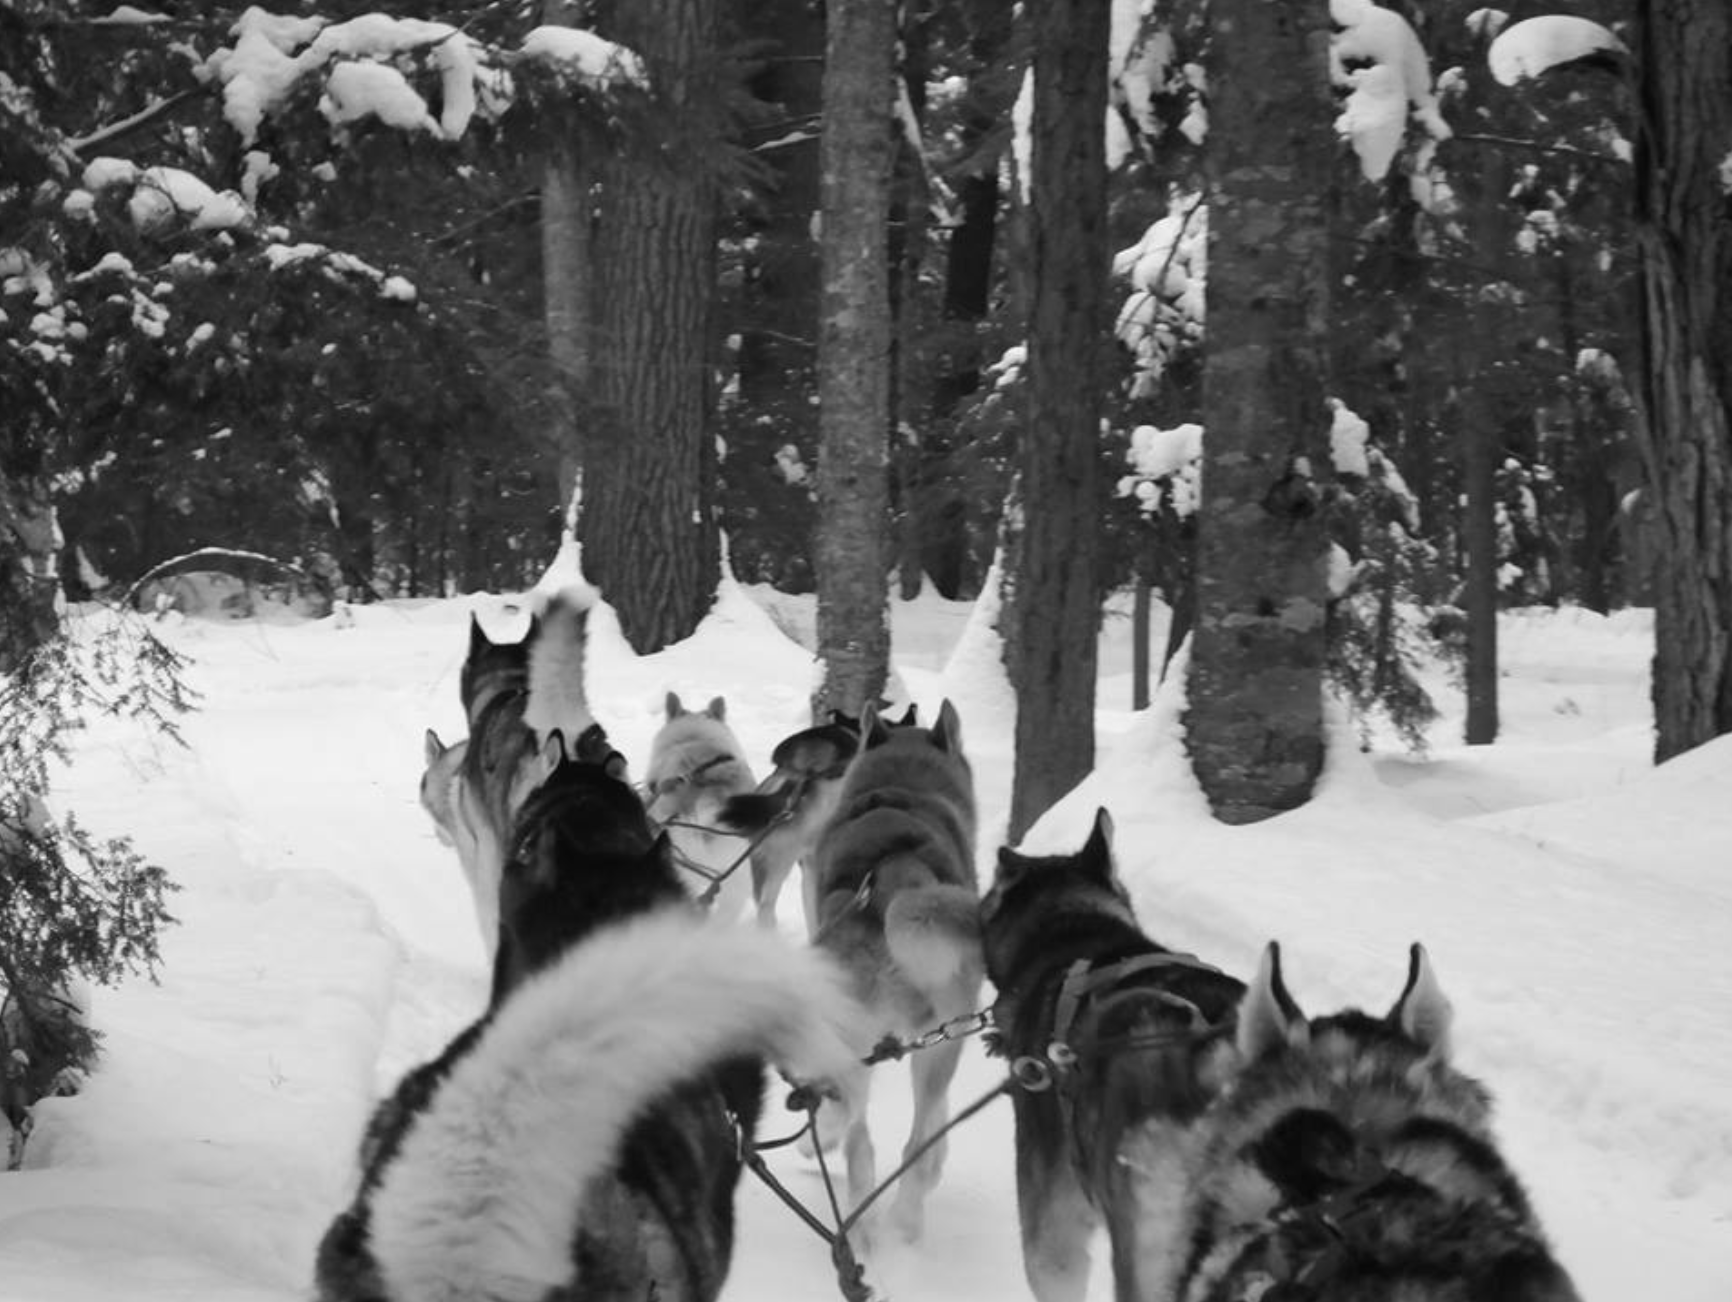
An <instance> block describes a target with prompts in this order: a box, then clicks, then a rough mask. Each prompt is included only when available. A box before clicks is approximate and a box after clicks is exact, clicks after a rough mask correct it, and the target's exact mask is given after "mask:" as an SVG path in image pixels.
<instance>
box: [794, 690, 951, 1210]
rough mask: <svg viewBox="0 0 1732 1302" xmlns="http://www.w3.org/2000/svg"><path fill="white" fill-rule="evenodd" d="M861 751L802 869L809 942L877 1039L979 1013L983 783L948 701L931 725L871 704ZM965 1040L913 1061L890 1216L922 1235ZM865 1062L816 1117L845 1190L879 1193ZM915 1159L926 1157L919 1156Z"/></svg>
mask: <svg viewBox="0 0 1732 1302" xmlns="http://www.w3.org/2000/svg"><path fill="white" fill-rule="evenodd" d="M860 744H861V750H860V752H859V754H858V755H857V756H856V758H855V759H854V761H853V763H852V764H850V765H849V767H848V771H847V774H846V776H845V777H844V778H843V779H842V789H841V792H840V794H839V796H838V798H837V803H836V811H835V813H834V814H833V815H832V816H831V818H830V820H829V822H828V823H827V824H825V826H824V830H823V831H822V833H820V835H819V838H818V845H817V848H816V849H815V850H814V851H813V853H812V856H811V860H810V862H809V863H808V865H807V868H808V873H809V878H808V886H809V890H808V917H809V918H810V919H811V920H812V922H813V924H814V926H815V933H814V936H813V944H814V945H815V946H816V947H817V948H819V949H821V950H823V951H825V952H827V953H830V954H833V955H834V956H835V957H836V958H837V960H838V961H839V962H840V963H841V965H842V967H843V968H844V969H845V970H846V971H847V972H848V974H849V976H850V977H851V978H852V980H853V982H854V992H855V996H856V997H857V998H858V999H860V1000H861V1002H862V1003H864V1004H865V1005H866V1006H867V1010H868V1015H869V1016H870V1018H871V1027H872V1030H873V1033H874V1034H889V1035H892V1036H896V1037H907V1036H912V1035H915V1034H917V1033H921V1032H924V1031H927V1030H929V1029H931V1028H932V1027H933V1026H935V1025H938V1024H941V1023H944V1022H948V1021H950V1020H952V1019H955V1018H959V1017H962V1016H964V1015H965V1014H967V1013H969V1012H971V1011H973V1010H974V1007H975V1003H976V1000H977V999H978V998H979V993H980V984H981V981H982V980H983V979H984V975H985V970H984V967H983V966H982V961H981V955H980V919H979V893H978V891H977V889H976V886H975V871H974V829H975V809H974V785H973V775H972V773H971V771H970V769H969V765H968V760H967V759H966V758H965V757H964V755H963V753H962V738H961V728H960V725H959V723H958V721H957V718H956V711H955V710H954V709H953V708H952V707H951V705H950V703H949V702H948V701H946V702H945V703H944V706H943V708H942V709H941V710H940V711H939V716H938V723H937V724H936V726H934V727H933V728H932V729H931V730H930V731H928V730H927V729H924V728H920V727H918V726H911V727H906V728H893V729H886V728H884V726H883V725H882V724H881V723H879V722H878V721H877V719H876V718H875V717H873V716H872V714H871V712H868V714H867V716H866V717H865V718H863V719H862V720H861V742H860ZM961 1049H962V1045H961V1042H960V1041H957V1040H954V1039H949V1040H945V1041H943V1042H941V1043H938V1044H932V1045H928V1046H927V1047H925V1048H923V1049H922V1050H920V1051H919V1052H918V1053H916V1054H915V1055H914V1056H913V1058H912V1059H911V1061H910V1074H911V1076H912V1079H913V1085H914V1120H913V1124H912V1126H911V1127H910V1131H909V1137H908V1143H907V1146H906V1147H905V1148H904V1150H903V1153H904V1157H905V1158H908V1159H910V1160H912V1161H913V1165H912V1166H910V1167H909V1168H908V1170H906V1171H905V1172H904V1173H903V1175H902V1176H901V1177H900V1179H899V1180H898V1182H897V1188H896V1193H895V1197H894V1199H893V1200H892V1204H891V1208H890V1216H891V1218H892V1220H893V1221H894V1222H895V1224H896V1225H897V1227H898V1229H899V1230H900V1232H901V1233H902V1234H903V1235H904V1236H905V1237H908V1238H918V1237H919V1235H920V1233H921V1228H922V1224H923V1218H924V1210H923V1208H924V1201H925V1198H926V1195H927V1193H928V1192H930V1190H931V1189H932V1188H933V1186H934V1185H935V1184H936V1183H937V1181H938V1177H939V1173H940V1171H941V1169H942V1167H943V1163H944V1140H943V1126H944V1123H945V1121H946V1119H947V1118H948V1116H949V1088H950V1080H951V1077H952V1076H953V1075H954V1074H955V1071H956V1064H957V1061H958V1056H959V1054H960V1053H961ZM869 1081H870V1074H869V1069H868V1068H866V1067H864V1066H862V1067H861V1068H860V1069H858V1070H857V1071H855V1072H854V1073H852V1074H851V1075H850V1076H848V1077H846V1078H844V1079H843V1080H842V1081H841V1082H840V1085H839V1089H840V1094H841V1098H840V1100H839V1104H838V1105H837V1106H835V1107H832V1106H831V1105H830V1104H826V1105H825V1107H824V1108H823V1109H821V1110H820V1113H819V1125H820V1130H821V1132H822V1133H821V1138H823V1139H824V1140H826V1141H832V1140H833V1139H835V1138H838V1137H841V1136H843V1135H845V1137H846V1138H845V1147H846V1152H847V1158H848V1192H849V1196H850V1198H851V1199H852V1200H853V1201H854V1203H855V1204H856V1205H857V1204H858V1203H859V1202H860V1201H861V1200H862V1199H864V1198H865V1196H866V1194H867V1193H868V1191H869V1190H870V1189H871V1188H872V1185H873V1181H874V1179H875V1171H876V1167H875V1158H874V1154H873V1147H872V1140H871V1136H870V1133H869V1131H868V1129H867V1122H866V1103H867V1096H868V1092H869ZM917 1155H918V1156H917Z"/></svg>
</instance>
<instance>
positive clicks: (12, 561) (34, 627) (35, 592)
mask: <svg viewBox="0 0 1732 1302" xmlns="http://www.w3.org/2000/svg"><path fill="white" fill-rule="evenodd" d="M59 566H60V526H59V525H58V524H57V523H56V522H55V519H54V502H53V500H52V498H51V497H50V495H49V491H48V482H47V480H46V479H44V478H43V477H42V476H41V475H40V474H38V473H35V472H34V471H33V470H31V469H28V468H24V467H18V468H14V467H12V466H7V465H4V464H0V674H7V673H11V672H12V671H13V670H15V669H16V668H17V667H18V666H19V665H20V664H21V663H22V662H23V661H24V660H25V659H26V658H27V657H28V656H29V655H30V653H31V652H33V651H34V650H36V648H37V647H39V646H41V645H42V644H43V643H44V642H47V641H48V640H49V639H50V638H52V637H53V636H54V635H55V633H56V632H57V631H58V630H59V628H60V614H59V593H60V569H59Z"/></svg>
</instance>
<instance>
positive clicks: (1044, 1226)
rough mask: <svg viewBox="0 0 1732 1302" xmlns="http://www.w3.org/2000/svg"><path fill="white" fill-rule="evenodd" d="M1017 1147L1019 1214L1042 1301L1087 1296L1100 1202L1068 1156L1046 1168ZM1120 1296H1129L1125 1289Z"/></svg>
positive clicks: (1073, 1301)
mask: <svg viewBox="0 0 1732 1302" xmlns="http://www.w3.org/2000/svg"><path fill="white" fill-rule="evenodd" d="M1031 1164H1032V1159H1031V1158H1028V1157H1026V1156H1025V1154H1024V1153H1023V1152H1021V1151H1020V1150H1019V1151H1018V1153H1017V1214H1018V1216H1019V1218H1020V1220H1021V1223H1022V1269H1023V1274H1024V1275H1025V1276H1027V1278H1028V1287H1029V1289H1030V1291H1031V1292H1033V1294H1034V1296H1035V1298H1036V1300H1037V1302H1083V1298H1084V1296H1085V1295H1086V1294H1087V1293H1088V1282H1089V1265H1090V1261H1089V1239H1090V1238H1091V1237H1092V1236H1093V1234H1094V1230H1095V1226H1096V1224H1097V1223H1098V1222H1097V1217H1096V1215H1095V1210H1094V1207H1093V1206H1092V1205H1091V1204H1090V1202H1089V1200H1088V1195H1087V1194H1086V1193H1084V1192H1083V1188H1082V1185H1081V1184H1079V1183H1078V1182H1077V1180H1076V1178H1075V1176H1074V1175H1072V1174H1071V1171H1070V1167H1069V1164H1068V1162H1066V1161H1065V1160H1064V1159H1063V1157H1060V1159H1059V1163H1058V1164H1056V1165H1049V1166H1047V1167H1046V1168H1045V1169H1043V1170H1035V1169H1032V1165H1031ZM1120 1302H1124V1300H1123V1295H1120Z"/></svg>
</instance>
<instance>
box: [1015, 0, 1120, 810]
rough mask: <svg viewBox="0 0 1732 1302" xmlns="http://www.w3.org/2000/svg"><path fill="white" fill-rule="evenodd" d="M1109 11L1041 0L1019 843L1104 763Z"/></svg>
mask: <svg viewBox="0 0 1732 1302" xmlns="http://www.w3.org/2000/svg"><path fill="white" fill-rule="evenodd" d="M1111 8H1112V6H1111V0H1040V3H1038V4H1037V5H1036V7H1035V11H1034V12H1035V30H1034V41H1035V44H1034V127H1033V144H1032V149H1033V153H1034V159H1033V164H1032V167H1031V169H1030V179H1031V182H1032V184H1031V187H1030V195H1029V199H1030V202H1029V241H1030V254H1031V257H1030V263H1031V265H1032V268H1033V275H1034V280H1033V284H1032V286H1031V294H1032V302H1031V310H1030V315H1029V331H1028V377H1029V383H1028V423H1027V425H1026V427H1025V428H1024V431H1023V437H1022V449H1021V456H1020V459H1019V465H1020V470H1021V475H1022V500H1023V501H1024V502H1025V503H1027V511H1026V513H1025V515H1024V519H1023V536H1022V552H1021V556H1020V558H1019V564H1018V567H1017V570H1016V573H1015V578H1014V582H1013V586H1012V593H1013V601H1012V605H1011V638H1012V641H1013V643H1014V647H1015V649H1014V651H1013V652H1012V655H1011V658H1010V663H1011V682H1012V685H1013V686H1014V687H1015V688H1016V704H1017V714H1016V771H1015V776H1014V778H1013V779H1012V783H1011V794H1010V829H1009V831H1010V838H1011V840H1013V841H1016V840H1020V839H1021V837H1022V834H1023V833H1024V832H1026V831H1027V830H1028V828H1029V826H1030V825H1031V824H1032V823H1033V822H1034V821H1035V819H1037V818H1039V817H1040V815H1041V814H1042V813H1043V812H1045V811H1046V809H1047V808H1048V807H1050V806H1051V805H1052V803H1053V802H1054V801H1056V800H1057V799H1058V798H1059V797H1060V796H1062V795H1064V793H1065V792H1067V791H1069V790H1070V789H1071V788H1072V787H1073V786H1075V785H1076V784H1077V783H1078V782H1080V781H1081V780H1082V779H1083V778H1084V777H1086V776H1087V775H1088V772H1089V770H1090V769H1092V768H1093V767H1094V758H1095V735H1094V708H1095V667H1096V638H1097V634H1098V630H1099V624H1100V576H1099V573H1098V568H1099V567H1098V564H1097V560H1096V553H1097V551H1098V547H1097V543H1096V537H1097V526H1098V516H1099V511H1100V502H1099V500H1098V494H1099V490H1098V486H1097V480H1098V478H1099V470H1098V467H1099V462H1100V421H1101V413H1102V408H1103V405H1104V395H1103V394H1102V392H1101V384H1102V378H1103V367H1102V365H1101V356H1102V351H1103V346H1104V343H1105V340H1106V331H1107V327H1108V325H1109V324H1110V318H1109V315H1108V312H1107V306H1106V294H1107V276H1108V270H1109V267H1110V264H1111V256H1112V254H1111V249H1110V248H1109V246H1108V239H1107V204H1106V150H1105V141H1104V139H1103V133H1102V130H1101V123H1102V121H1103V120H1104V119H1105V117H1106V108H1107V73H1106V64H1107V58H1106V54H1107V32H1108V20H1109V16H1110V13H1111Z"/></svg>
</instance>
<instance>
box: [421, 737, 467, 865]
mask: <svg viewBox="0 0 1732 1302" xmlns="http://www.w3.org/2000/svg"><path fill="white" fill-rule="evenodd" d="M468 750H469V741H468V739H467V738H462V739H459V740H458V741H455V742H452V743H451V745H449V746H447V745H446V744H445V743H444V742H442V741H440V740H439V734H438V733H436V732H434V731H433V729H431V728H429V729H427V735H426V736H425V738H423V740H422V746H421V759H422V764H423V768H422V773H421V808H423V809H425V810H426V811H427V817H428V818H431V819H432V820H433V833H434V835H435V836H437V837H438V838H439V840H440V841H442V842H443V843H444V844H446V845H448V846H451V847H452V848H453V849H456V847H457V837H458V835H459V831H458V827H457V783H458V782H459V780H460V779H461V775H462V771H463V756H464V755H465V754H466V753H467V752H468ZM459 857H461V852H459Z"/></svg>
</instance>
